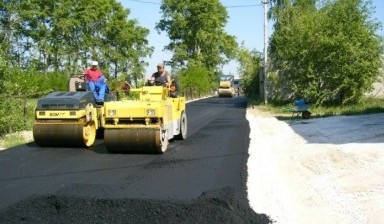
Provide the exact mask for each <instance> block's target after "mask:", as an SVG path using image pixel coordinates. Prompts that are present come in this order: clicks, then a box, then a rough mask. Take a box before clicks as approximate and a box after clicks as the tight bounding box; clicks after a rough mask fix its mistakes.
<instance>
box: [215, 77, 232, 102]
mask: <svg viewBox="0 0 384 224" xmlns="http://www.w3.org/2000/svg"><path fill="white" fill-rule="evenodd" d="M234 80H235V77H234V76H233V75H222V76H220V83H219V91H218V95H219V97H233V95H234V93H235V89H234Z"/></svg>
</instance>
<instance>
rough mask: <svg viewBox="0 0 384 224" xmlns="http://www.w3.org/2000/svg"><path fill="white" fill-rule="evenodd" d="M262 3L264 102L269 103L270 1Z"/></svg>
mask: <svg viewBox="0 0 384 224" xmlns="http://www.w3.org/2000/svg"><path fill="white" fill-rule="evenodd" d="M261 3H262V4H263V5H264V103H265V104H267V103H268V76H267V73H268V69H267V64H268V52H267V48H268V34H267V32H268V20H267V12H268V8H267V7H268V1H267V0H265V1H261Z"/></svg>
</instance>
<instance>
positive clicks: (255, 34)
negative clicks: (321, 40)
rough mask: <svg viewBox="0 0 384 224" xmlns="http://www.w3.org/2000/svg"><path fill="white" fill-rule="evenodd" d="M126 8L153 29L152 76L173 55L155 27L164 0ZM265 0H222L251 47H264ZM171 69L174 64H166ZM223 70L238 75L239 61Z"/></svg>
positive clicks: (382, 16)
mask: <svg viewBox="0 0 384 224" xmlns="http://www.w3.org/2000/svg"><path fill="white" fill-rule="evenodd" d="M120 2H121V3H122V5H123V6H124V8H128V9H130V11H131V13H130V15H129V17H128V19H136V20H137V21H138V23H139V25H140V26H143V27H146V28H147V29H149V30H150V34H149V35H148V41H149V44H150V45H151V46H153V47H154V48H155V50H154V53H153V54H152V56H151V57H150V58H148V59H146V60H145V61H147V62H148V63H149V66H148V67H147V71H146V76H147V77H149V76H150V75H151V74H152V73H153V72H154V71H155V70H156V65H157V64H158V63H159V62H161V61H164V60H169V59H170V58H171V57H172V54H171V52H169V51H164V50H163V49H164V46H165V45H167V44H168V42H169V39H168V37H167V35H166V33H164V32H163V33H161V34H158V32H157V31H156V30H155V26H156V23H157V22H159V20H160V19H161V14H160V4H161V0H120ZM261 2H262V1H261V0H221V3H222V4H223V5H224V6H225V7H227V11H228V15H229V19H228V22H227V25H226V27H225V30H226V32H227V33H228V34H230V35H233V36H235V37H236V39H237V41H238V42H239V43H244V46H245V47H247V48H249V49H256V50H258V51H260V52H263V48H264V32H263V25H264V9H263V5H262V4H261ZM372 3H373V6H374V7H375V8H376V9H375V11H376V12H375V14H374V15H373V17H374V18H376V19H377V20H378V21H380V22H381V23H382V24H384V1H383V0H373V1H372ZM271 32H272V23H271V22H269V23H268V31H267V33H268V35H270V34H271ZM379 35H381V36H384V31H383V28H381V29H380V30H379ZM166 69H168V70H170V68H166ZM223 73H225V74H233V75H235V76H237V75H236V74H237V64H236V63H234V62H231V63H229V64H228V65H226V66H224V67H223Z"/></svg>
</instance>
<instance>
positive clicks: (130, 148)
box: [102, 86, 187, 153]
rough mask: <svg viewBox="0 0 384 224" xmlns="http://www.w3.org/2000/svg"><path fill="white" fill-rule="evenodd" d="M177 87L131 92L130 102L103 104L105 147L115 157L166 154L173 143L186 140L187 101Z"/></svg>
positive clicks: (159, 87)
mask: <svg viewBox="0 0 384 224" xmlns="http://www.w3.org/2000/svg"><path fill="white" fill-rule="evenodd" d="M175 91H176V89H175V86H171V87H170V88H168V87H163V86H143V87H141V88H136V89H130V92H129V95H130V96H129V98H128V100H122V101H111V102H106V103H105V104H104V119H103V120H102V122H103V123H102V126H103V127H104V141H105V146H106V148H107V150H108V151H109V152H112V153H164V152H165V151H166V150H167V147H168V142H169V140H171V139H174V138H175V139H181V140H183V139H185V138H186V137H187V115H186V111H185V98H184V97H178V96H176V95H175V94H174V92H175Z"/></svg>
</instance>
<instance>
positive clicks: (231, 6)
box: [130, 0, 263, 8]
mask: <svg viewBox="0 0 384 224" xmlns="http://www.w3.org/2000/svg"><path fill="white" fill-rule="evenodd" d="M130 1H133V2H139V3H143V4H152V5H161V3H159V2H151V1H142V0H130ZM261 5H263V4H256V5H229V6H224V7H225V8H246V7H256V6H261Z"/></svg>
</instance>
